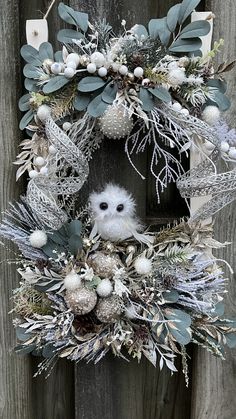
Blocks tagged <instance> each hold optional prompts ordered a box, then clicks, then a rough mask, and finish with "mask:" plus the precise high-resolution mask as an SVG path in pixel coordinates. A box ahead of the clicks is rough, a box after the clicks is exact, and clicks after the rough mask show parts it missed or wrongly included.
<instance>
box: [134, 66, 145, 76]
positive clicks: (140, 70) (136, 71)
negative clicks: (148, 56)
mask: <svg viewBox="0 0 236 419" xmlns="http://www.w3.org/2000/svg"><path fill="white" fill-rule="evenodd" d="M143 73H144V71H143V68H142V67H136V68H135V69H134V75H135V77H143Z"/></svg>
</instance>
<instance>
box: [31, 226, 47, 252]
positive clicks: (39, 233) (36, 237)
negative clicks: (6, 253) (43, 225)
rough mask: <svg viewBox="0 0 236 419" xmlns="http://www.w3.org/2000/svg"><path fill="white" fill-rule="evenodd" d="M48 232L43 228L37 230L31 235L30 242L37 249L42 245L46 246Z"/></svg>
mask: <svg viewBox="0 0 236 419" xmlns="http://www.w3.org/2000/svg"><path fill="white" fill-rule="evenodd" d="M47 240H48V238H47V234H46V233H45V231H43V230H35V231H34V232H33V233H31V234H30V236H29V242H30V244H31V246H32V247H35V248H36V249H40V248H41V247H43V246H45V244H46V243H47Z"/></svg>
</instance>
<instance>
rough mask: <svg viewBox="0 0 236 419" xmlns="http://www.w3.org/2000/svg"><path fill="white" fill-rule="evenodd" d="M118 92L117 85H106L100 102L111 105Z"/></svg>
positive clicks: (112, 83)
mask: <svg viewBox="0 0 236 419" xmlns="http://www.w3.org/2000/svg"><path fill="white" fill-rule="evenodd" d="M117 92H118V87H117V84H116V83H114V82H113V81H112V82H111V83H109V84H107V85H106V87H105V89H104V90H103V92H102V100H103V101H104V102H106V103H113V102H114V100H115V98H116V94H117Z"/></svg>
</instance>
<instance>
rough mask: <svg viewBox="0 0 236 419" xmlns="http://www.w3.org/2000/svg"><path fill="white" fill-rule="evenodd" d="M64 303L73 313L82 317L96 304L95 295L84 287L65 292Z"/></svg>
mask: <svg viewBox="0 0 236 419" xmlns="http://www.w3.org/2000/svg"><path fill="white" fill-rule="evenodd" d="M65 301H66V303H67V305H68V307H69V308H70V309H71V310H72V311H73V313H75V314H77V315H79V316H82V315H84V314H87V313H90V311H92V310H93V309H94V307H95V305H96V303H97V294H96V292H95V291H93V290H89V289H88V288H85V287H83V288H77V289H76V290H73V291H72V290H67V291H66V295H65Z"/></svg>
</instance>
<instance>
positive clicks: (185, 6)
mask: <svg viewBox="0 0 236 419" xmlns="http://www.w3.org/2000/svg"><path fill="white" fill-rule="evenodd" d="M200 1H201V0H183V1H182V3H181V5H180V10H179V24H180V25H182V24H183V23H184V21H185V20H186V19H187V17H188V16H189V15H190V14H191V13H192V12H193V10H194V9H195V8H196V7H197V6H198V5H199V3H200Z"/></svg>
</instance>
